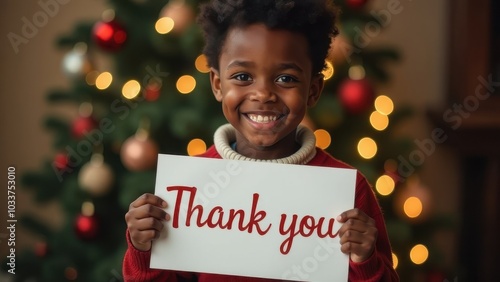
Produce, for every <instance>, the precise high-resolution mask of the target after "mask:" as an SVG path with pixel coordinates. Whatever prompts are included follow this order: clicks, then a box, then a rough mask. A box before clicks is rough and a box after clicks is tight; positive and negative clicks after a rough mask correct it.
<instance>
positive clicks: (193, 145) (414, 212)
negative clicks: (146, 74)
mask: <svg viewBox="0 0 500 282" xmlns="http://www.w3.org/2000/svg"><path fill="white" fill-rule="evenodd" d="M174 27H175V21H174V19H172V18H171V17H160V18H159V19H158V20H157V21H156V23H155V30H156V31H157V32H158V33H159V34H162V35H166V34H168V33H170V32H171V31H173V30H174ZM86 48H87V46H86V45H85V43H78V44H77V45H75V50H81V52H83V53H85V52H86ZM194 66H195V68H196V70H197V71H199V72H201V73H208V72H209V68H208V66H207V61H206V58H205V56H204V55H203V54H201V55H199V56H198V57H197V58H196V60H195V62H194ZM326 66H327V68H326V69H325V70H324V71H323V75H324V79H325V80H328V79H330V78H332V77H333V75H334V66H333V63H332V62H330V61H328V60H327V61H326ZM364 76H365V70H364V68H363V66H362V65H353V66H351V67H350V69H349V77H350V78H351V79H362V78H364ZM85 80H86V82H87V84H89V85H91V86H95V87H96V88H97V89H99V90H106V89H108V88H109V87H110V86H111V85H112V84H113V83H115V84H118V83H117V82H115V81H114V77H113V75H112V73H110V72H109V71H103V72H99V71H96V70H92V71H89V72H87V74H86V76H85ZM175 85H176V89H177V91H178V92H179V93H180V94H182V95H189V94H190V93H192V92H193V90H194V89H195V88H196V79H195V78H194V77H193V76H191V75H188V74H186V75H182V76H180V77H179V78H178V79H177V81H176V84H175ZM143 92H144V89H143V86H141V83H140V82H139V81H138V80H134V79H132V80H128V81H126V82H125V83H123V85H122V86H121V95H122V96H123V97H124V98H126V99H134V98H136V97H138V96H139V95H140V94H141V93H143ZM373 106H374V111H373V112H372V113H371V114H370V116H369V120H368V122H369V123H370V125H371V126H372V127H373V129H375V130H376V131H384V130H385V129H387V127H388V126H389V122H390V115H391V113H392V112H393V111H394V103H393V101H392V100H391V98H389V97H388V96H386V95H379V96H377V97H376V98H375V100H374V103H373ZM314 135H315V136H316V145H317V146H318V147H319V148H322V149H327V148H328V147H329V146H330V145H331V143H332V136H331V135H330V133H329V132H328V131H327V130H325V129H316V130H315V131H314ZM186 150H187V154H188V155H190V156H193V155H198V154H201V153H203V152H205V151H206V150H207V144H206V142H205V141H204V140H202V139H199V138H195V139H193V140H191V141H190V142H188V144H187V148H186ZM377 151H378V146H377V143H376V142H375V140H374V139H373V138H371V137H369V136H365V137H363V138H361V139H360V140H359V141H358V142H357V153H358V154H359V155H360V156H361V157H362V158H363V159H366V160H370V159H372V158H374V157H375V156H376V155H377ZM397 165H398V164H397V162H396V161H395V160H387V161H386V162H385V165H384V168H385V171H386V172H388V173H393V174H396V172H397ZM395 187H396V182H395V179H394V177H393V176H391V175H390V174H383V175H381V176H380V177H379V178H378V179H377V180H376V182H375V190H376V192H377V193H378V194H379V195H380V196H382V197H387V196H389V195H391V194H392V193H393V192H394V191H395ZM86 205H87V206H86V207H85V210H86V211H85V212H86V213H89V212H90V210H92V209H93V207H90V206H88V203H86ZM402 205H403V211H404V215H405V216H407V217H408V218H409V219H415V218H418V217H419V216H420V215H421V214H422V211H423V204H422V201H421V199H419V198H418V197H416V196H409V197H408V198H406V199H405V200H404V202H403V204H402ZM392 256H393V261H394V268H397V266H398V262H399V260H398V257H397V255H396V254H394V253H393V254H392ZM428 256H429V251H428V249H427V247H426V246H425V245H423V244H417V245H415V246H414V247H413V248H411V250H410V253H409V257H410V259H411V261H412V262H413V263H414V264H417V265H419V264H422V263H424V262H425V261H426V260H427V259H428Z"/></svg>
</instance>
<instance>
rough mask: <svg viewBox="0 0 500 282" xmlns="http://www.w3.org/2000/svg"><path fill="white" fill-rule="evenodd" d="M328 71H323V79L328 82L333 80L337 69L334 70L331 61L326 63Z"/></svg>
mask: <svg viewBox="0 0 500 282" xmlns="http://www.w3.org/2000/svg"><path fill="white" fill-rule="evenodd" d="M325 65H326V69H324V70H323V71H322V73H323V79H324V80H328V79H330V78H332V76H333V74H334V73H335V69H334V68H333V64H332V63H331V62H330V61H325Z"/></svg>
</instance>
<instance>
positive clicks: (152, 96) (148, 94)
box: [144, 81, 161, 102]
mask: <svg viewBox="0 0 500 282" xmlns="http://www.w3.org/2000/svg"><path fill="white" fill-rule="evenodd" d="M160 90H161V83H158V82H155V81H152V82H150V83H149V84H148V85H147V86H146V89H145V90H144V98H145V99H146V101H149V102H154V101H156V100H158V98H160Z"/></svg>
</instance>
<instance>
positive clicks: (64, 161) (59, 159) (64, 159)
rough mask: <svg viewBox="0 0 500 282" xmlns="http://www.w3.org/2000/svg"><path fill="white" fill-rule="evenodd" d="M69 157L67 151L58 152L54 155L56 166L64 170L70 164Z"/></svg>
mask: <svg viewBox="0 0 500 282" xmlns="http://www.w3.org/2000/svg"><path fill="white" fill-rule="evenodd" d="M68 162H69V158H68V154H66V153H62V152H61V153H57V154H56V155H55V156H54V161H53V164H54V167H55V168H57V169H58V170H64V169H65V168H66V167H67V166H68Z"/></svg>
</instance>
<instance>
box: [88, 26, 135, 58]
mask: <svg viewBox="0 0 500 282" xmlns="http://www.w3.org/2000/svg"><path fill="white" fill-rule="evenodd" d="M92 36H93V38H94V41H95V42H96V43H97V45H99V47H101V48H102V49H104V50H106V51H117V50H119V49H121V48H122V46H123V44H124V43H125V41H126V40H127V32H126V31H125V28H124V27H123V26H122V25H121V24H120V23H118V22H117V21H116V20H111V21H99V22H97V23H96V24H95V25H94V28H93V30H92Z"/></svg>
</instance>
